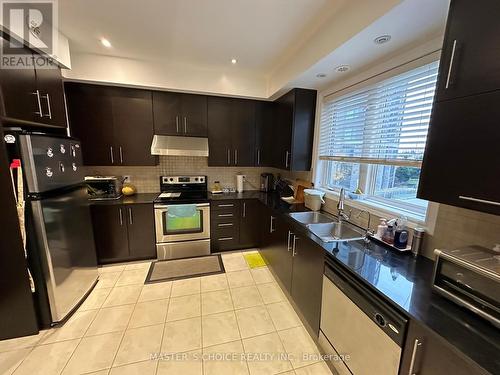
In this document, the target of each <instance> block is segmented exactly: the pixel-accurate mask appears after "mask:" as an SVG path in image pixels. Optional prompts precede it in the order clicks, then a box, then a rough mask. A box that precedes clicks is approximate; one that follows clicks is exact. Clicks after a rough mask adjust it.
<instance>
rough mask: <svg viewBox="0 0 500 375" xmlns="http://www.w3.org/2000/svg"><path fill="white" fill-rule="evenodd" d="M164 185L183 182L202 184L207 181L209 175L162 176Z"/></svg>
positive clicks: (181, 183)
mask: <svg viewBox="0 0 500 375" xmlns="http://www.w3.org/2000/svg"><path fill="white" fill-rule="evenodd" d="M160 180H161V184H162V185H177V184H180V185H183V184H200V185H203V184H205V183H206V180H207V176H161V177H160Z"/></svg>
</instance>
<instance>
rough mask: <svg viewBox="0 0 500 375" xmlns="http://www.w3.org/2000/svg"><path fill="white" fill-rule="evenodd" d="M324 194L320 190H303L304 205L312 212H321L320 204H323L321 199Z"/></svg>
mask: <svg viewBox="0 0 500 375" xmlns="http://www.w3.org/2000/svg"><path fill="white" fill-rule="evenodd" d="M324 196H325V193H324V192H323V191H321V190H315V189H305V190H304V205H305V206H306V207H307V208H309V209H310V210H312V211H319V210H321V204H322V203H325V201H324V199H323V197H324Z"/></svg>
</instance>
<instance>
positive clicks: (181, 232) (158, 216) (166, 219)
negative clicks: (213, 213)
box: [155, 203, 210, 243]
mask: <svg viewBox="0 0 500 375" xmlns="http://www.w3.org/2000/svg"><path fill="white" fill-rule="evenodd" d="M189 206H191V205H155V227H156V242H157V243H162V242H177V241H192V240H200V239H207V238H210V203H200V204H196V205H194V206H196V209H195V210H193V211H191V210H190V207H189ZM182 208H186V210H185V211H184V212H185V213H186V214H185V215H180V214H179V212H180V211H182ZM180 209H181V210H180Z"/></svg>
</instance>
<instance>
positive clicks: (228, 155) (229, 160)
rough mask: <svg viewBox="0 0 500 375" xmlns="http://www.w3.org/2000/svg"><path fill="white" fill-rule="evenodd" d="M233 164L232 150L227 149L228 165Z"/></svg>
mask: <svg viewBox="0 0 500 375" xmlns="http://www.w3.org/2000/svg"><path fill="white" fill-rule="evenodd" d="M230 164H231V150H230V149H227V165H230Z"/></svg>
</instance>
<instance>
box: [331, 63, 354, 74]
mask: <svg viewBox="0 0 500 375" xmlns="http://www.w3.org/2000/svg"><path fill="white" fill-rule="evenodd" d="M349 69H351V67H350V66H349V65H346V64H344V65H339V66H337V67H336V68H335V71H336V72H339V73H345V72H347V71H348V70H349Z"/></svg>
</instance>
